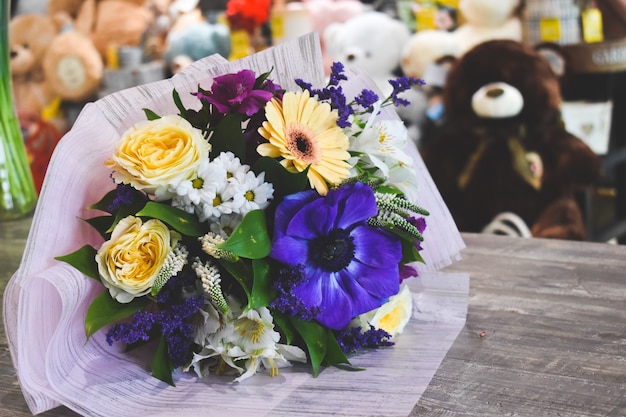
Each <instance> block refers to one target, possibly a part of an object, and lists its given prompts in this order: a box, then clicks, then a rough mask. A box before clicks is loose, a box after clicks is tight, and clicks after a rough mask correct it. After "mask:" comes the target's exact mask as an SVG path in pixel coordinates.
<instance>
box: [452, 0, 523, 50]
mask: <svg viewBox="0 0 626 417" xmlns="http://www.w3.org/2000/svg"><path fill="white" fill-rule="evenodd" d="M523 8H524V0H498V1H493V0H461V1H460V2H459V9H460V10H461V14H462V15H463V17H464V18H465V23H463V24H462V25H461V26H459V27H458V29H456V30H455V31H454V34H455V35H456V38H457V40H458V42H459V46H460V49H461V53H464V52H467V51H469V50H470V49H472V48H473V47H474V46H476V45H478V44H479V43H482V42H485V41H488V40H492V39H512V40H515V41H521V40H522V22H521V20H520V18H521V14H522V9H523Z"/></svg>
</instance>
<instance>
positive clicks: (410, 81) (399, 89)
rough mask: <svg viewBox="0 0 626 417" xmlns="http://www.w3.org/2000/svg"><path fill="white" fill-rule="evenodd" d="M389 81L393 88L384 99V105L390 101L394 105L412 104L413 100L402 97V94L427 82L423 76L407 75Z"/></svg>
mask: <svg viewBox="0 0 626 417" xmlns="http://www.w3.org/2000/svg"><path fill="white" fill-rule="evenodd" d="M388 81H389V84H391V87H393V90H392V91H391V94H390V95H389V97H387V98H386V99H385V100H384V101H383V106H384V105H387V104H389V103H393V105H394V106H396V107H400V106H408V105H410V104H411V102H410V101H409V100H407V99H405V98H402V97H400V94H402V93H404V92H405V91H407V90H409V89H411V88H412V87H414V86H420V87H421V86H423V85H425V84H426V82H425V81H424V80H422V79H421V78H415V77H407V76H406V75H403V76H401V77H398V78H396V79H391V80H388Z"/></svg>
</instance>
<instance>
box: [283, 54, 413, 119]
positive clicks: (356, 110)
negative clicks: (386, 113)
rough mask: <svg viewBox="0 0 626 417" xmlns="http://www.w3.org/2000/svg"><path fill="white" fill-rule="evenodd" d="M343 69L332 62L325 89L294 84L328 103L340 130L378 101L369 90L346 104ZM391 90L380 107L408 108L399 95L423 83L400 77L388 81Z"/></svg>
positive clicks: (363, 91) (365, 90) (407, 102)
mask: <svg viewBox="0 0 626 417" xmlns="http://www.w3.org/2000/svg"><path fill="white" fill-rule="evenodd" d="M347 80H348V77H347V76H346V74H345V67H344V65H343V64H342V63H341V62H334V63H333V64H332V66H331V71H330V76H329V81H328V84H327V85H326V87H324V88H320V89H316V88H313V85H312V84H311V83H308V82H306V81H304V80H302V79H299V78H298V79H296V80H295V82H296V84H297V85H298V86H299V87H300V88H302V89H303V90H307V91H308V92H309V94H310V95H311V97H317V98H318V99H319V100H321V101H326V102H329V103H330V105H331V107H332V108H333V109H335V110H337V113H338V115H339V117H338V118H337V125H338V126H339V127H341V128H346V127H350V126H352V123H351V122H350V116H352V115H354V114H365V113H369V112H372V111H373V109H374V104H375V103H376V102H378V101H379V100H380V97H379V96H378V94H376V93H375V92H374V91H372V90H369V89H363V90H361V92H360V93H359V94H357V96H356V97H355V98H354V100H353V101H351V102H348V100H347V99H346V96H345V94H344V92H343V88H342V86H341V81H347ZM389 83H390V84H391V86H392V87H393V90H392V92H391V94H390V95H389V97H387V98H385V99H384V100H383V101H382V105H381V107H384V106H387V105H390V104H393V105H395V106H396V107H398V106H408V105H409V104H410V102H409V101H408V100H407V99H404V98H402V97H400V94H401V93H403V92H405V91H407V90H408V89H410V88H411V87H413V86H415V85H419V86H422V85H424V84H425V83H424V81H423V80H421V79H417V78H414V77H406V76H402V77H399V78H397V79H395V80H389Z"/></svg>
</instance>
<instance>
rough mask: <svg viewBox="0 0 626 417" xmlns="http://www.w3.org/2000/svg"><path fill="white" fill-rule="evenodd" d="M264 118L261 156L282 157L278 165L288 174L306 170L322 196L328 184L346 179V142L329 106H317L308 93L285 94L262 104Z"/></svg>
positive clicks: (347, 169) (259, 149) (325, 104)
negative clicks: (288, 172)
mask: <svg viewBox="0 0 626 417" xmlns="http://www.w3.org/2000/svg"><path fill="white" fill-rule="evenodd" d="M265 116H266V118H267V121H265V122H263V126H262V127H260V128H259V133H260V134H261V136H263V137H264V138H265V139H267V140H268V141H269V143H263V144H261V145H259V146H258V147H257V152H258V153H259V154H260V155H262V156H269V157H272V158H278V157H282V158H283V159H282V160H281V161H280V163H281V164H282V165H283V166H284V167H285V168H286V169H287V170H289V171H291V172H302V171H304V170H305V169H306V168H307V167H309V171H308V173H307V177H308V179H309V182H310V184H311V187H313V188H315V190H316V191H317V192H318V193H320V194H321V195H326V193H327V192H328V184H332V185H335V184H339V183H340V182H341V181H342V180H344V179H346V178H348V176H349V174H350V171H349V170H350V164H348V162H347V161H346V160H347V159H348V158H350V154H349V153H348V145H349V140H348V137H347V136H346V135H345V134H344V133H343V131H342V130H341V128H340V127H339V126H337V117H338V116H337V112H336V111H333V110H331V108H330V105H329V104H328V103H320V102H319V101H317V100H316V99H314V98H312V97H311V96H310V95H309V92H308V91H303V92H288V93H285V95H284V96H283V100H282V101H280V100H278V99H276V98H274V99H273V100H272V101H270V102H268V103H267V104H266V105H265Z"/></svg>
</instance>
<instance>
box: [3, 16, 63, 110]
mask: <svg viewBox="0 0 626 417" xmlns="http://www.w3.org/2000/svg"><path fill="white" fill-rule="evenodd" d="M57 33H58V32H57V28H56V26H55V24H54V22H53V21H52V19H50V18H48V17H47V16H42V15H37V14H29V15H20V16H17V17H15V18H13V19H11V22H10V24H9V42H10V44H9V51H10V69H11V77H12V83H13V96H14V99H15V107H16V110H17V113H18V114H36V115H39V114H41V111H42V110H43V108H44V107H46V106H47V105H48V104H49V103H50V101H51V100H52V97H53V93H52V89H51V86H50V85H49V84H48V83H46V82H45V75H44V69H43V58H44V56H45V54H46V52H47V51H48V48H49V47H50V44H51V43H52V40H53V39H54V38H55V37H56V35H57Z"/></svg>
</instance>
